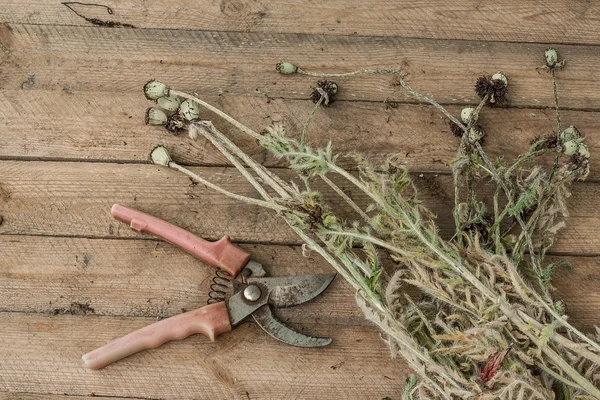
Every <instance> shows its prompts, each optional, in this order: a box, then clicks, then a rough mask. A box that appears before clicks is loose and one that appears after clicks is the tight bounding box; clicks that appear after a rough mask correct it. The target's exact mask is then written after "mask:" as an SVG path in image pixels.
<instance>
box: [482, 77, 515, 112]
mask: <svg viewBox="0 0 600 400" xmlns="http://www.w3.org/2000/svg"><path fill="white" fill-rule="evenodd" d="M475 93H477V96H479V98H481V99H483V98H484V97H485V96H488V100H487V103H486V104H488V105H489V106H490V107H493V106H494V105H497V104H502V103H505V102H506V101H508V99H507V97H506V94H507V93H508V79H507V78H506V75H504V74H503V73H501V72H498V73H496V74H494V75H493V76H491V77H490V76H482V77H480V78H478V79H477V82H475Z"/></svg>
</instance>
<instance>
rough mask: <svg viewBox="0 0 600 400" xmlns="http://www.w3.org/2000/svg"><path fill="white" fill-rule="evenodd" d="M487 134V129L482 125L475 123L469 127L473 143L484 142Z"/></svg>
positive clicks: (470, 138)
mask: <svg viewBox="0 0 600 400" xmlns="http://www.w3.org/2000/svg"><path fill="white" fill-rule="evenodd" d="M484 136H485V129H483V126H481V125H475V126H473V127H471V129H469V140H470V141H471V142H472V143H475V142H483V138H484Z"/></svg>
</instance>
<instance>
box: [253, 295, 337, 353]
mask: <svg viewBox="0 0 600 400" xmlns="http://www.w3.org/2000/svg"><path fill="white" fill-rule="evenodd" d="M252 318H254V321H256V323H257V324H258V325H259V326H260V327H261V328H262V329H263V330H264V331H265V332H267V333H268V334H269V335H270V336H271V337H273V338H275V339H277V340H279V341H281V342H283V343H287V344H291V345H292V346H297V347H321V346H327V345H328V344H329V343H331V340H332V339H331V338H329V337H316V336H309V335H305V334H303V333H300V332H297V331H295V330H293V329H292V328H290V327H288V326H285V325H284V324H283V323H282V322H281V321H279V320H278V319H277V318H275V316H274V315H273V313H272V312H271V307H270V306H269V305H268V304H266V305H264V306H262V307H260V308H259V309H258V310H256V311H255V312H254V313H252Z"/></svg>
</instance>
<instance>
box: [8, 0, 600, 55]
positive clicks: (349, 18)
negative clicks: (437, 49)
mask: <svg viewBox="0 0 600 400" xmlns="http://www.w3.org/2000/svg"><path fill="white" fill-rule="evenodd" d="M3 3H4V4H3V7H2V9H0V21H6V22H11V23H27V24H35V25H39V24H50V25H83V26H86V25H89V23H88V22H86V21H85V20H83V19H82V18H80V17H78V16H76V15H75V14H74V13H72V12H71V11H69V10H68V9H67V8H66V7H63V6H61V5H59V4H58V3H57V2H54V1H51V0H39V1H22V0H5V1H3ZM101 4H105V5H108V6H111V7H112V9H113V11H114V14H113V15H108V14H107V12H106V10H105V9H104V8H101V7H85V6H77V5H73V8H75V9H76V10H77V11H78V12H79V13H81V14H83V15H85V16H86V17H88V18H99V19H103V20H113V21H118V22H121V23H128V24H132V25H135V26H136V27H139V28H161V29H181V30H223V31H250V32H284V33H314V34H323V35H344V36H348V35H358V36H371V35H373V36H399V37H407V38H412V37H419V38H433V39H467V40H480V41H509V42H539V43H572V44H574V43H585V44H598V43H600V29H599V27H598V15H599V14H600V9H599V7H598V4H597V3H595V2H593V1H584V0H572V1H564V0H553V1H542V0H536V1H527V2H523V1H502V2H489V1H478V0H463V1H458V0H450V1H445V0H430V1H427V0H422V1H412V2H410V3H408V2H389V1H384V0H369V1H362V2H359V3H357V2H352V1H346V0H335V1H327V2H321V1H306V2H290V1H282V0H275V1H255V0H220V1H211V2H184V1H180V0H162V1H139V0H135V1H134V0H127V1H117V0H110V1H106V2H102V3H101Z"/></svg>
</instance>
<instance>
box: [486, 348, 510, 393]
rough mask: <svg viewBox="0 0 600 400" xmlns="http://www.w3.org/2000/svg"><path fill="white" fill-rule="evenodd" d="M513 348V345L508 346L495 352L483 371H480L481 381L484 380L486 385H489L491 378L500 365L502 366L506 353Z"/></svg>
mask: <svg viewBox="0 0 600 400" xmlns="http://www.w3.org/2000/svg"><path fill="white" fill-rule="evenodd" d="M511 349H512V345H510V346H508V347H507V348H506V349H504V350H502V351H500V352H498V353H496V354H494V356H493V357H492V358H491V359H490V360H489V361H488V362H487V364H485V366H484V367H483V369H482V370H481V372H480V373H479V378H481V382H483V384H484V386H487V385H488V383H489V382H490V380H492V378H493V377H494V375H496V373H497V372H498V370H499V369H500V367H501V366H502V362H503V361H504V358H505V357H506V355H507V354H508V353H509V352H510V350H511Z"/></svg>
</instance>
